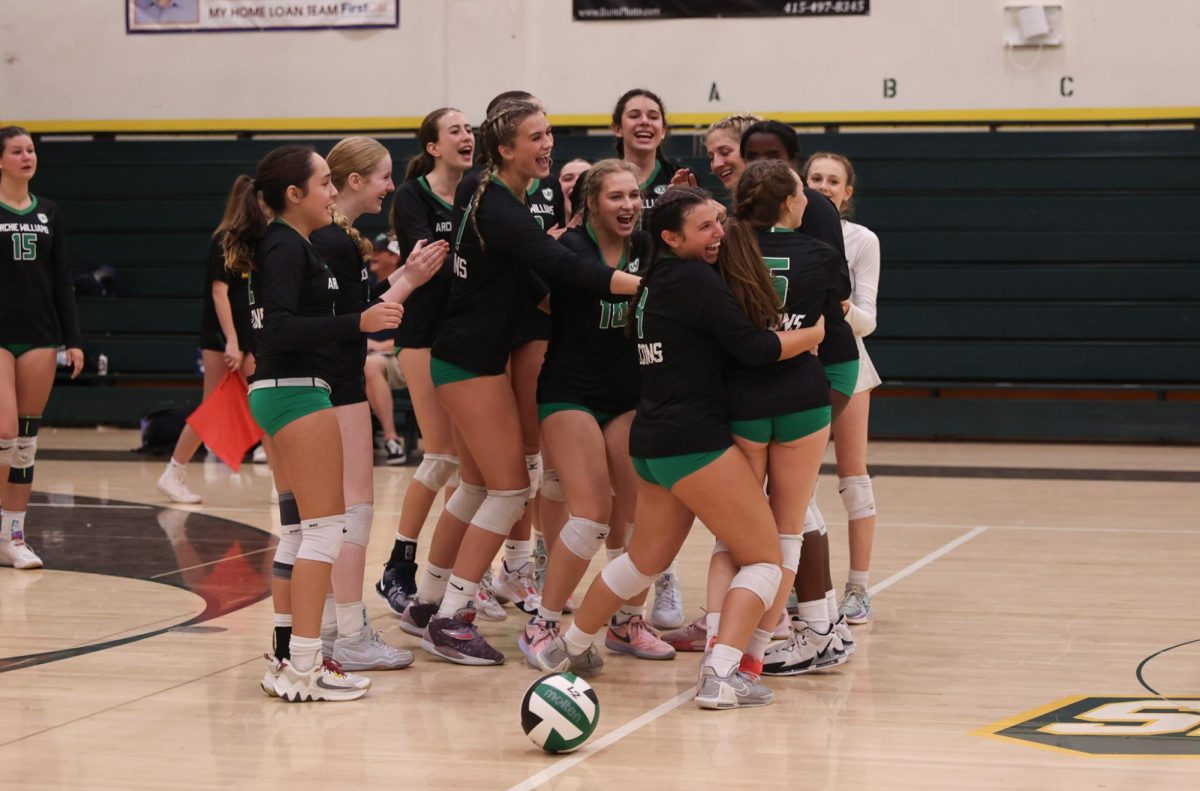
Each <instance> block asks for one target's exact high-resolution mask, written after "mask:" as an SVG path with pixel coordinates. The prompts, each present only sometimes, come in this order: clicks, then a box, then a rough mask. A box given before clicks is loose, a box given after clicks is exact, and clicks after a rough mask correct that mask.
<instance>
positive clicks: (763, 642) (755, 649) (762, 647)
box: [746, 629, 771, 662]
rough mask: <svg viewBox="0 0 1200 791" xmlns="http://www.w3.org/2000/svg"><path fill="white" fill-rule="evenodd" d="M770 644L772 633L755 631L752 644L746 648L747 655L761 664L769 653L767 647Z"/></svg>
mask: <svg viewBox="0 0 1200 791" xmlns="http://www.w3.org/2000/svg"><path fill="white" fill-rule="evenodd" d="M770 644H771V633H770V632H768V631H767V630H765V629H755V630H754V634H752V635H750V644H749V645H747V646H746V653H747V654H749V655H750V656H752V657H754V658H755V659H757V660H759V661H760V662H761V661H762V658H763V656H764V655H765V654H766V653H767V646H768V645H770Z"/></svg>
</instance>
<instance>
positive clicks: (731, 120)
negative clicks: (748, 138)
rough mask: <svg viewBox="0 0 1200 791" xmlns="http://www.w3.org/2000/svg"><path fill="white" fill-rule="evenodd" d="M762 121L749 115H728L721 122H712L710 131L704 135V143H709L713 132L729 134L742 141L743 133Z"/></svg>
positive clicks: (755, 116)
mask: <svg viewBox="0 0 1200 791" xmlns="http://www.w3.org/2000/svg"><path fill="white" fill-rule="evenodd" d="M761 120H762V119H761V118H759V117H758V116H757V115H750V114H749V113H744V114H742V113H738V114H734V115H727V116H725V117H724V118H722V119H721V120H720V121H713V122H712V125H711V126H709V127H708V131H707V132H705V133H704V142H705V143H707V142H708V136H709V135H711V134H712V133H713V132H729V133H730V134H731V135H733V136H734V138H735V139H737V140H738V141H740V140H741V139H742V133H743V132H745V131H746V130H747V129H749V128H750V127H751V126H753V125H754V124H756V123H758V122H759V121H761Z"/></svg>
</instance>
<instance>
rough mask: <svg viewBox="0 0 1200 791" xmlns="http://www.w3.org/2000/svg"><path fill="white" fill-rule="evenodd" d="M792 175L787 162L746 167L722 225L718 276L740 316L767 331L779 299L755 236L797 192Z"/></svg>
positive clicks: (774, 319) (775, 316) (775, 318)
mask: <svg viewBox="0 0 1200 791" xmlns="http://www.w3.org/2000/svg"><path fill="white" fill-rule="evenodd" d="M796 185H797V180H796V173H795V171H793V170H792V168H791V166H790V165H788V164H787V163H786V162H781V161H780V160H777V159H769V160H759V161H758V162H751V163H750V164H749V165H747V166H746V170H745V172H744V173H742V177H741V178H740V179H738V183H737V187H735V188H734V191H733V194H734V200H733V211H732V212H731V213H730V215H729V219H728V220H726V222H725V240H724V241H723V242H722V243H721V249H720V251H719V253H718V254H717V270H718V271H719V272H720V273H721V277H722V278H724V279H725V283H726V284H727V285H728V286H729V290H730V291H731V292H733V298H734V299H736V300H737V303H738V305H740V306H741V308H742V311H743V312H744V313H745V314H746V315H747V316H748V317H749V318H750V320H751V321H752V322H754V323H755V324H756V325H757V326H759V327H761V328H763V329H766V328H768V327H772V326H774V325H775V324H776V323H778V319H779V295H778V294H777V293H776V291H775V287H774V285H773V284H772V282H771V276H770V275H769V274H768V273H767V268H766V266H764V265H763V255H762V249H761V248H760V247H759V246H758V231H761V230H765V229H767V228H770V227H771V226H773V225H774V224H775V221H776V220H777V219H778V218H779V210H780V207H781V206H782V205H783V203H784V201H786V200H787V199H788V197H790V196H791V195H793V194H795V192H796Z"/></svg>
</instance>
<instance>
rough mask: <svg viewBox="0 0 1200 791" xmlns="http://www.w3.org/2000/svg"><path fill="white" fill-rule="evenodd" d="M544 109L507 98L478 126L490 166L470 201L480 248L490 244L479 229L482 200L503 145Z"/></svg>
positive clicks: (497, 168) (469, 215)
mask: <svg viewBox="0 0 1200 791" xmlns="http://www.w3.org/2000/svg"><path fill="white" fill-rule="evenodd" d="M540 112H542V108H541V107H540V106H538V105H536V104H534V103H532V102H529V101H522V100H519V99H517V100H505V101H501V102H499V103H497V104H495V106H494V107H492V111H491V112H490V113H488V117H487V119H486V120H485V121H484V122H483V126H481V127H480V129H479V137H480V141H481V143H482V147H483V159H484V162H485V163H486V165H487V167H486V169H485V170H484V171H483V173H482V174H480V176H479V186H478V187H476V188H475V194H474V195H472V196H471V200H470V202H469V203H468V204H467V209H466V214H465V215H464V216H465V217H466V218H467V222H469V223H470V225H471V230H473V231H474V232H475V238H477V239H478V240H479V249H480V250H486V249H487V244H486V242H484V240H483V234H481V233H480V232H479V211H478V210H479V202H480V201H481V200H483V193H484V192H486V191H487V188H488V185H489V184H490V183H491V181H492V177H493V176H495V175H496V174H497V173H499V172H500V163H501V162H502V161H503V159H502V157H501V156H500V146H509V145H512V144H513V141H515V140H516V139H517V127H519V126H520V124H521V122H522V121H524V120H525V119H526V118H528V117H529V116H531V115H536V114H538V113H540Z"/></svg>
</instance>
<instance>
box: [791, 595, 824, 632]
mask: <svg viewBox="0 0 1200 791" xmlns="http://www.w3.org/2000/svg"><path fill="white" fill-rule="evenodd" d="M799 615H800V620H802V621H804V622H805V623H806V624H808V626H809V628H811V629H812V630H813V631H814V632H820V633H821V634H825V633H826V632H828V631H829V624H830V621H829V607H828V606H827V605H826V604H825V599H824V597H822V598H820V599H816V600H814V601H802V602H800V607H799Z"/></svg>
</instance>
